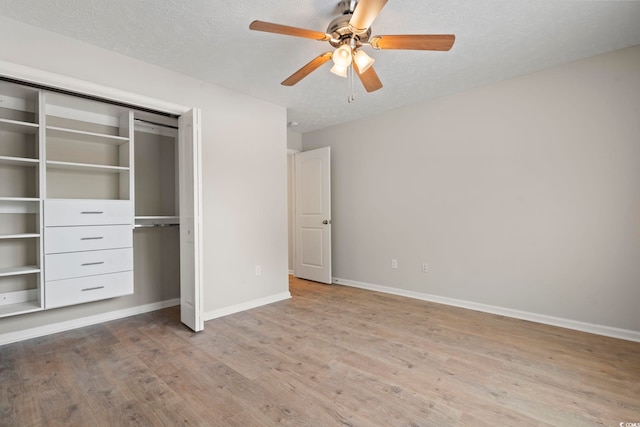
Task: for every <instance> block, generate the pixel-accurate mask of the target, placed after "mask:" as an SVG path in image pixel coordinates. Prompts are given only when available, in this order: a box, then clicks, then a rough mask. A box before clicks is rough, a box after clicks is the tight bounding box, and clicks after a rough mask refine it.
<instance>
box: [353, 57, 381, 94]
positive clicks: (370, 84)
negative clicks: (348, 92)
mask: <svg viewBox="0 0 640 427" xmlns="http://www.w3.org/2000/svg"><path fill="white" fill-rule="evenodd" d="M353 69H354V70H356V74H358V77H360V81H361V82H362V85H363V86H364V88H365V90H366V91H367V92H375V91H376V90H378V89H382V82H381V81H380V78H379V77H378V73H376V71H375V70H374V69H373V67H369V68H367V71H365V72H364V73H362V74H361V73H360V70H358V65H356V63H355V62H354V63H353Z"/></svg>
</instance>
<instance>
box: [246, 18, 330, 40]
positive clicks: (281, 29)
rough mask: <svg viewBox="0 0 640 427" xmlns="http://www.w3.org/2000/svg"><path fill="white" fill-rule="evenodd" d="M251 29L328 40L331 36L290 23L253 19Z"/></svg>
mask: <svg viewBox="0 0 640 427" xmlns="http://www.w3.org/2000/svg"><path fill="white" fill-rule="evenodd" d="M249 29H250V30H254V31H264V32H265V33H276V34H284V35H285V36H294V37H304V38H306V39H313V40H320V41H326V40H331V36H330V35H328V34H325V33H322V32H320V31H313V30H305V29H304V28H297V27H289V26H288V25H280V24H273V23H271V22H264V21H253V22H252V23H251V24H250V25H249Z"/></svg>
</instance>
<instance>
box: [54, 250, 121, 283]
mask: <svg viewBox="0 0 640 427" xmlns="http://www.w3.org/2000/svg"><path fill="white" fill-rule="evenodd" d="M131 270H133V249H131V248H127V249H109V250H105V251H88V252H72V253H66V254H53V255H46V256H45V276H44V277H45V280H47V281H51V280H61V279H71V278H73V277H83V276H93V275H96V274H107V273H118V272H121V271H131Z"/></svg>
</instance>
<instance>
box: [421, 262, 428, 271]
mask: <svg viewBox="0 0 640 427" xmlns="http://www.w3.org/2000/svg"><path fill="white" fill-rule="evenodd" d="M422 272H423V273H428V272H429V264H427V263H426V262H423V263H422Z"/></svg>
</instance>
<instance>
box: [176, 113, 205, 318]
mask: <svg viewBox="0 0 640 427" xmlns="http://www.w3.org/2000/svg"><path fill="white" fill-rule="evenodd" d="M200 114H201V113H200V110H199V109H196V108H194V109H193V110H190V111H188V112H187V113H185V114H183V115H181V116H180V118H179V119H178V127H179V135H178V170H179V178H178V179H179V188H180V190H179V193H180V320H181V321H182V323H184V324H185V325H187V326H188V327H190V328H191V329H193V330H194V331H201V330H202V329H204V320H203V319H202V310H203V309H202V240H201V234H200V233H201V230H202V225H201V218H202V207H201V205H200V202H201V200H202V191H201V186H200V183H201V169H202V168H201V163H200V159H201V140H200Z"/></svg>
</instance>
